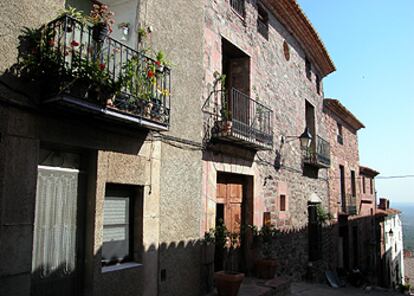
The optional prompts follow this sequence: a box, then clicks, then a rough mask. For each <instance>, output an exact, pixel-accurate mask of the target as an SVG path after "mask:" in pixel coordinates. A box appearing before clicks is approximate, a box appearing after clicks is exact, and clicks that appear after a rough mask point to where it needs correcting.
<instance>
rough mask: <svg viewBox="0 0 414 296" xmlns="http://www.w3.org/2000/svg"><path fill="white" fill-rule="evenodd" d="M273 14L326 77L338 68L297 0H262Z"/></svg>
mask: <svg viewBox="0 0 414 296" xmlns="http://www.w3.org/2000/svg"><path fill="white" fill-rule="evenodd" d="M262 1H263V3H264V4H265V5H266V7H267V8H268V9H270V10H271V12H272V13H273V15H275V16H276V18H277V19H278V20H279V21H280V22H281V23H282V24H283V25H284V26H285V27H286V28H287V29H288V30H290V31H291V33H292V34H293V36H295V37H296V39H297V40H298V42H299V43H300V44H301V46H302V47H303V50H304V51H305V53H306V54H307V55H308V56H309V58H310V59H311V61H312V62H313V63H314V64H315V65H316V67H317V68H318V70H319V72H320V75H321V76H322V77H325V76H327V75H329V74H330V73H332V72H334V71H335V70H336V68H335V65H334V63H333V61H332V59H331V57H330V56H329V53H328V51H327V50H326V48H325V46H324V44H323V42H322V40H321V38H320V37H319V35H318V33H317V32H316V30H315V29H314V27H313V26H312V24H311V22H310V21H309V19H308V18H307V17H306V15H305V13H304V12H303V11H302V9H301V8H300V6H299V5H298V4H297V3H296V1H295V0H262Z"/></svg>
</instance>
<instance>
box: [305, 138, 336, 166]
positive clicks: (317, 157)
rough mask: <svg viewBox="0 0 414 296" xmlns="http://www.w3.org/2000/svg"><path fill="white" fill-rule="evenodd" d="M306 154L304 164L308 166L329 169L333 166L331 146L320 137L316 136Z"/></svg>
mask: <svg viewBox="0 0 414 296" xmlns="http://www.w3.org/2000/svg"><path fill="white" fill-rule="evenodd" d="M304 153H305V156H304V162H305V163H306V164H308V165H312V166H315V167H318V168H329V167H330V165H331V155H330V144H329V142H328V141H326V140H324V139H323V138H321V137H320V136H316V138H315V140H314V142H313V143H312V144H311V146H310V147H309V148H308V149H306V150H305V152H304Z"/></svg>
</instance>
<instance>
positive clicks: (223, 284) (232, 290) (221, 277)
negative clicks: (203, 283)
mask: <svg viewBox="0 0 414 296" xmlns="http://www.w3.org/2000/svg"><path fill="white" fill-rule="evenodd" d="M243 279H244V273H238V272H236V273H228V272H225V271H218V272H216V273H214V281H215V283H216V287H217V293H218V295H219V296H237V295H238V293H239V289H240V285H241V283H242V282H243Z"/></svg>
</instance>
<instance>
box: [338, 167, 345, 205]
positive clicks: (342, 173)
mask: <svg viewBox="0 0 414 296" xmlns="http://www.w3.org/2000/svg"><path fill="white" fill-rule="evenodd" d="M339 182H340V183H339V186H340V188H341V205H342V207H343V210H345V206H346V200H345V198H346V197H345V196H346V191H345V168H344V166H343V165H340V166H339Z"/></svg>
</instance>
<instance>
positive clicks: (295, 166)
mask: <svg viewBox="0 0 414 296" xmlns="http://www.w3.org/2000/svg"><path fill="white" fill-rule="evenodd" d="M204 30H205V41H204V42H205V48H204V65H205V88H204V97H203V103H206V101H207V100H208V97H209V94H210V93H211V91H212V88H213V86H212V85H213V82H214V75H213V74H214V72H215V71H218V72H221V71H222V69H221V68H222V64H221V63H222V60H221V57H222V52H221V51H222V49H221V42H222V38H225V39H226V40H228V41H229V42H231V43H232V44H234V45H235V46H236V47H238V48H239V49H241V50H242V51H244V52H245V53H246V55H248V56H249V57H250V68H251V72H250V85H249V87H248V89H250V97H252V98H256V97H258V98H259V100H260V102H262V103H264V104H265V105H267V106H270V107H271V108H272V109H273V118H272V119H273V127H272V129H273V130H272V131H273V134H274V137H273V140H274V146H273V149H272V150H271V151H260V152H258V153H257V154H256V155H255V157H254V159H253V161H251V162H249V161H246V160H245V159H243V158H242V157H237V156H236V155H235V153H234V152H230V153H229V154H230V155H229V156H226V155H221V154H225V153H221V154H220V153H217V152H216V153H213V152H210V153H211V154H214V155H215V157H204V159H205V160H207V161H206V163H205V164H204V169H203V173H204V176H203V196H202V198H203V203H204V204H205V206H204V207H205V212H206V213H207V214H206V218H205V221H204V222H203V223H202V229H201V232H204V231H205V230H208V228H209V227H212V226H214V213H215V185H216V179H215V178H216V173H217V172H218V171H226V172H232V173H241V174H248V175H252V176H254V196H253V198H254V223H255V224H256V225H259V226H260V225H261V223H262V219H263V212H271V219H272V223H273V224H274V225H276V226H277V228H278V229H280V230H284V231H286V232H287V233H289V232H292V231H293V232H294V231H301V230H303V229H304V228H306V225H307V221H308V217H307V215H308V213H307V205H308V199H309V197H310V195H311V194H312V193H316V194H317V195H318V196H319V197H320V198H321V200H322V205H323V207H325V208H327V207H328V199H327V197H328V186H327V172H326V169H321V170H319V176H318V178H308V177H305V176H303V167H302V165H303V163H302V151H301V149H300V145H299V141H298V140H296V141H288V142H287V143H285V144H282V143H281V141H280V137H281V135H285V136H292V135H298V136H299V135H300V134H301V133H302V132H303V130H304V128H305V102H306V100H307V101H309V103H311V104H312V105H313V106H314V107H315V119H316V120H315V121H316V131H317V134H318V135H320V136H321V137H322V138H325V139H326V136H327V134H326V129H325V126H324V118H323V115H322V98H323V95H322V93H321V95H319V94H317V91H316V84H315V67H313V71H312V78H311V81H309V80H308V79H307V78H306V74H305V53H304V51H303V49H302V48H301V46H300V45H299V43H298V42H297V41H296V40H295V39H294V37H293V36H292V35H291V34H290V33H289V32H288V31H287V30H286V28H284V27H283V26H282V25H281V24H280V23H279V22H278V21H277V20H276V19H275V18H274V17H273V16H272V15H271V14H270V12H269V40H266V39H265V38H263V36H262V35H260V34H259V33H258V32H257V6H256V1H246V17H245V18H244V19H241V18H240V17H239V16H238V15H237V14H236V13H235V12H234V11H233V10H232V8H231V7H230V5H229V3H228V1H224V0H216V1H209V2H208V3H207V4H206V15H205V28H204ZM284 41H286V42H287V43H288V44H289V48H290V60H289V61H287V60H286V59H285V57H284V53H283V42H284ZM207 103H208V102H207ZM206 105H208V104H206ZM210 111H211V110H210ZM204 116H205V118H204V128H205V132H206V133H207V132H208V131H209V129H210V128H211V127H212V123H213V122H214V118H213V117H212V116H210V115H208V114H206V113H205V115H204ZM277 153H279V154H280V164H281V167H280V169H278V168H276V167H275V166H274V164H275V160H276V156H277ZM226 166H228V167H227V168H226ZM268 176H271V179H270V178H266V177H268ZM265 180H266V182H265ZM282 193H283V194H286V195H287V200H288V201H287V202H288V210H287V211H286V212H283V213H282V212H280V211H279V209H278V200H279V199H278V196H279V195H280V194H282ZM302 235H303V236H302V237H301V242H300V243H298V242H297V241H295V240H294V239H292V240H289V239H287V240H284V242H283V243H280V245H279V248H277V246H275V248H276V253H278V255H280V254H284V255H286V253H285V251H284V250H287V249H289V247H292V245H293V242H294V241H295V243H294V244H295V249H298V250H297V252H293V253H292V255H291V256H292V258H290V261H291V263H292V266H297V265H301V266H303V265H304V264H305V261H306V260H307V253H308V251H307V232H306V231H305V232H304V233H303V234H302ZM299 249H300V250H299ZM303 270H304V269H303V268H302V269H296V270H295V269H294V268H292V272H291V275H292V277H295V278H301V277H302V275H303Z"/></svg>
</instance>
